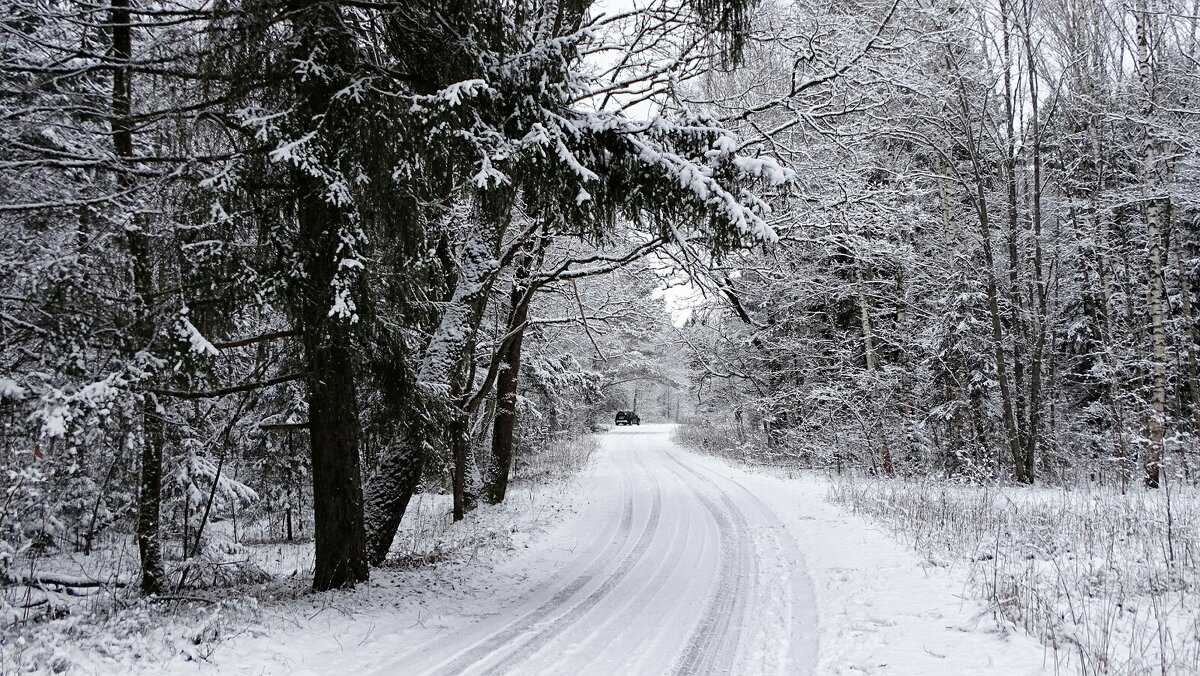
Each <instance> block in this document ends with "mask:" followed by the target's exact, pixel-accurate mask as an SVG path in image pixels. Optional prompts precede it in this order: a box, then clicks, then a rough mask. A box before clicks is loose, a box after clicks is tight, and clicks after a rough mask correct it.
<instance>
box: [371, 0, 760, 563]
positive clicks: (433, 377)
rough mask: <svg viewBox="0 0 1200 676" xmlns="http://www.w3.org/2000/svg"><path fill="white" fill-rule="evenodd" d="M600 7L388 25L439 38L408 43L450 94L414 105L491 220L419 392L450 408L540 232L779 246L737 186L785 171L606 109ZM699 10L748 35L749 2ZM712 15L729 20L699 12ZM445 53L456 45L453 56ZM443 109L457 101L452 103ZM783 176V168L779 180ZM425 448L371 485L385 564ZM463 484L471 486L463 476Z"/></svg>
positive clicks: (482, 226) (377, 553)
mask: <svg viewBox="0 0 1200 676" xmlns="http://www.w3.org/2000/svg"><path fill="white" fill-rule="evenodd" d="M590 5H591V3H586V2H585V3H570V4H568V3H536V2H529V3H516V4H515V5H513V6H511V7H510V6H508V4H506V3H495V4H493V3H478V4H466V5H463V6H461V7H459V8H457V9H455V10H449V9H445V8H443V9H441V10H440V11H438V12H436V13H432V14H429V15H426V14H424V13H421V12H418V11H416V10H414V11H411V12H401V13H399V14H398V15H397V16H396V17H395V20H394V21H393V22H392V23H391V24H390V25H391V26H392V27H393V28H394V30H395V31H396V33H397V40H398V41H399V40H400V37H401V36H403V37H409V36H413V35H422V36H424V35H428V36H429V40H428V42H426V41H423V40H411V39H408V40H406V41H405V42H403V43H401V44H402V45H403V47H404V48H405V49H407V50H409V53H411V54H412V56H409V57H406V58H409V59H411V61H412V62H413V63H414V64H415V63H421V64H432V63H438V64H443V65H442V68H441V70H444V71H447V72H445V73H444V74H442V76H443V77H444V78H445V81H443V82H440V83H437V82H435V83H433V84H434V87H435V88H436V87H440V88H437V89H435V91H434V92H432V93H430V94H429V95H428V103H426V104H424V105H422V102H421V101H418V103H417V106H416V107H417V108H418V109H420V108H422V107H431V106H433V105H435V104H436V105H437V106H438V107H437V108H435V109H434V111H442V112H438V113H437V115H439V116H441V119H439V118H438V117H435V115H434V111H431V113H430V118H431V119H437V120H438V122H439V124H429V125H426V127H427V128H429V129H431V131H432V132H433V134H434V135H435V136H436V137H437V138H439V139H440V138H445V139H446V143H447V145H450V147H452V148H454V149H455V151H456V152H455V156H458V157H462V158H463V162H464V166H463V169H467V168H469V170H468V171H465V172H464V173H465V177H466V178H467V180H468V182H467V183H466V184H465V186H466V187H468V188H469V189H470V191H471V192H472V193H473V194H474V195H475V197H473V198H472V201H473V203H474V204H475V205H476V214H477V218H478V219H479V221H480V223H479V226H477V227H475V228H473V229H472V232H471V233H470V234H469V235H468V237H467V238H466V239H465V240H464V241H465V244H464V245H462V247H461V248H460V254H459V260H458V262H457V280H456V286H455V290H454V291H453V293H452V294H451V296H450V302H449V304H448V305H447V308H446V311H445V313H444V314H443V316H442V317H441V320H440V322H439V325H438V328H437V329H436V330H435V331H434V333H433V335H432V337H431V340H430V341H429V343H428V346H427V347H426V348H425V350H424V351H423V354H422V358H421V360H420V366H419V368H418V369H416V371H417V374H418V383H419V385H420V387H421V388H423V390H424V391H425V392H427V393H430V394H432V395H434V396H436V397H440V398H442V399H443V400H444V401H448V402H451V405H450V407H449V408H450V409H451V410H453V409H455V408H459V409H461V404H454V403H453V402H454V400H455V399H458V398H460V397H461V396H463V394H465V391H464V390H463V388H462V385H461V384H460V383H459V382H456V381H459V380H460V378H461V373H462V371H463V369H464V366H465V364H464V361H463V359H464V356H466V355H467V354H468V353H469V349H468V347H469V344H470V343H471V341H472V339H473V335H474V333H475V331H476V330H477V328H478V323H479V318H480V317H481V316H482V312H483V307H484V303H485V302H486V298H487V291H488V290H489V288H490V286H491V284H493V283H494V280H495V278H496V273H497V271H499V270H500V269H502V268H504V267H506V266H507V265H508V264H509V263H510V262H511V261H513V260H515V259H516V258H517V257H518V254H519V253H520V252H521V251H522V250H523V247H524V244H525V241H526V239H527V238H528V237H529V236H530V235H531V234H532V232H533V231H534V230H536V228H539V227H547V228H548V230H549V232H552V233H553V232H563V231H567V232H582V233H586V234H587V236H590V237H594V238H603V237H604V232H605V231H607V230H608V229H610V228H611V225H612V223H613V222H614V220H615V219H616V218H617V217H618V216H620V217H624V218H629V219H633V220H636V221H639V222H646V223H647V224H648V225H649V226H650V227H652V228H654V229H656V230H661V231H663V232H669V231H670V230H671V228H672V227H673V226H675V225H690V224H692V223H696V222H697V221H699V225H701V229H702V232H703V233H704V235H705V236H707V237H708V239H709V244H710V245H711V246H712V247H714V248H717V249H720V248H730V247H734V246H737V245H739V244H740V243H741V242H742V241H744V239H745V238H747V237H751V238H755V237H758V238H769V237H770V236H771V234H770V231H769V228H767V227H766V225H765V223H764V222H763V221H762V220H761V217H760V216H759V215H757V210H758V209H759V208H760V207H761V206H762V205H761V203H758V202H757V201H755V200H754V199H753V198H751V197H750V196H749V195H748V194H747V193H741V192H737V188H735V187H734V184H735V183H736V182H737V181H738V179H739V177H740V176H745V177H748V178H757V177H759V176H761V175H762V174H763V173H764V172H770V171H771V168H772V167H775V165H774V164H773V163H765V164H764V163H759V162H755V161H742V160H740V159H739V158H738V157H737V156H736V154H735V153H734V148H735V147H736V143H735V142H734V141H733V139H732V138H731V137H729V136H728V135H726V134H724V133H723V132H721V131H720V129H719V127H718V126H716V125H714V124H713V123H712V121H711V120H709V119H705V118H700V117H695V116H691V115H688V114H686V113H684V114H681V115H675V116H666V115H664V116H658V117H657V118H656V119H654V120H651V121H648V122H647V121H636V120H633V119H630V118H629V117H627V116H625V115H623V114H621V113H619V112H612V111H606V110H596V109H595V108H594V105H595V103H596V102H597V100H598V92H603V90H604V87H605V86H608V85H609V84H610V83H607V82H596V81H595V80H593V79H591V78H589V77H588V67H587V64H586V63H585V62H584V61H583V60H582V59H581V56H580V54H581V52H583V51H585V50H586V49H588V47H589V45H591V44H592V42H593V40H595V32H594V30H593V28H592V27H591V26H588V25H587V21H586V18H585V17H586V14H585V11H586V10H587V8H588V7H590ZM701 5H703V6H697V7H695V8H694V9H695V10H696V16H695V17H691V16H689V15H687V14H681V15H680V16H681V17H683V18H691V19H694V20H695V21H696V25H697V27H699V26H701V25H707V24H706V23H705V21H703V20H701V19H700V17H709V16H715V17H717V18H716V19H714V21H715V22H716V24H718V26H717V27H719V28H721V29H730V30H732V29H734V28H738V27H739V25H740V24H739V22H740V20H741V19H740V17H741V11H742V8H739V6H738V5H736V4H734V3H729V4H726V3H701ZM709 5H711V7H709ZM713 8H719V9H721V11H720V12H718V13H716V14H704V13H702V12H700V11H699V10H701V9H713ZM435 17H436V21H434V18H435ZM718 34H722V33H718ZM730 39H731V40H734V41H736V40H737V38H736V37H731V38H730ZM699 42H703V40H700V41H699ZM447 45H452V46H453V47H454V49H453V50H452V52H451V53H450V54H446V53H445V46H447ZM400 53H402V54H403V53H404V52H400ZM407 72H410V73H417V72H420V73H421V74H422V75H423V76H424V78H429V77H430V75H431V74H438V73H437V70H436V69H429V68H425V69H423V70H420V71H418V70H415V69H414V70H412V71H407ZM622 86H624V85H622ZM446 101H450V102H453V104H454V105H453V107H451V108H446V107H445V106H444V105H443V104H444V102H446ZM451 144H453V145H451ZM783 177H784V172H782V171H779V170H776V171H774V173H772V174H771V175H770V178H777V179H782V178H783ZM518 203H520V204H521V205H522V209H523V211H524V212H525V213H527V214H529V215H530V216H531V221H529V223H530V226H529V227H523V226H522V227H523V229H520V230H518V229H517V228H514V227H511V226H512V225H513V222H512V217H511V210H512V207H513V206H514V205H516V204H518ZM452 415H461V414H460V413H453V414H452ZM459 424H460V425H461V418H459ZM427 443H428V440H426V439H413V440H411V441H410V443H409V448H407V449H404V448H395V449H392V450H391V451H390V452H389V453H386V454H385V455H384V456H383V457H382V458H381V464H380V467H379V468H378V469H377V470H376V472H375V473H374V474H373V475H372V477H371V480H370V481H369V483H368V487H367V498H366V500H367V502H366V509H367V521H368V531H369V533H368V541H369V546H370V549H371V557H372V559H373V560H380V559H382V557H383V556H384V555H386V553H387V550H388V548H389V547H390V545H391V540H392V537H393V534H394V533H395V529H396V527H397V525H398V523H399V521H400V518H401V517H402V514H403V506H404V505H405V504H406V503H407V499H408V495H409V494H410V493H411V488H410V486H412V477H413V475H414V471H413V470H414V467H419V465H418V464H417V463H422V462H424V453H423V452H422V451H421V450H420V449H422V447H423V446H425V445H427ZM456 455H459V456H460V459H461V453H456ZM459 474H460V477H461V467H460V469H459ZM457 483H458V484H459V486H461V484H462V479H461V478H458V479H457ZM456 492H459V491H456ZM460 499H461V496H460ZM461 510H462V506H461V503H460V506H459V507H458V508H457V511H458V512H459V513H461Z"/></svg>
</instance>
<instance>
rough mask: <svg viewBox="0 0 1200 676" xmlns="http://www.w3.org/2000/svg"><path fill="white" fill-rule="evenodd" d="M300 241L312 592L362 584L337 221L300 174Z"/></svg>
mask: <svg viewBox="0 0 1200 676" xmlns="http://www.w3.org/2000/svg"><path fill="white" fill-rule="evenodd" d="M300 182H301V184H302V185H305V184H307V185H306V188H307V189H305V190H304V191H303V193H302V195H301V198H300V204H299V208H300V214H299V216H300V242H301V251H302V252H304V257H305V261H304V263H305V265H304V269H305V273H306V275H307V278H306V279H305V286H304V288H303V292H302V293H303V298H302V306H303V307H302V317H301V321H302V323H303V329H304V333H303V335H304V352H305V359H306V361H307V377H306V383H307V385H308V430H309V439H310V443H311V445H312V481H313V517H314V524H313V534H314V540H315V544H316V561H315V570H314V573H313V589H314V590H317V591H321V590H326V589H334V588H338V587H352V586H354V585H355V584H356V583H358V582H364V581H366V579H367V559H366V554H365V551H366V550H365V535H364V530H363V502H362V483H361V476H360V470H359V452H358V445H359V418H358V404H357V399H356V391H355V371H354V356H353V349H352V335H351V329H350V324H349V322H348V321H347V320H346V319H344V318H341V317H338V316H330V308H332V307H333V305H334V297H333V295H334V287H333V282H334V278H335V275H336V273H337V261H338V245H339V243H340V238H339V237H338V232H339V230H340V227H339V226H340V225H341V215H340V214H339V213H338V212H337V210H336V209H335V208H334V207H333V206H331V205H330V204H329V203H328V202H326V201H325V200H324V199H323V196H322V193H321V186H320V185H319V184H317V183H316V181H313V180H312V179H309V178H308V177H304V176H300Z"/></svg>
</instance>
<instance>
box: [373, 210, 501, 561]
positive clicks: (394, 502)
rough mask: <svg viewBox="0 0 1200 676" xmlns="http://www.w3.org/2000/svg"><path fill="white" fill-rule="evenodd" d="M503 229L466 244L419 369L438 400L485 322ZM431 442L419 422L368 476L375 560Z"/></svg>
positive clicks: (387, 543) (482, 232)
mask: <svg viewBox="0 0 1200 676" xmlns="http://www.w3.org/2000/svg"><path fill="white" fill-rule="evenodd" d="M503 230H504V228H497V229H496V230H495V231H493V230H492V229H491V228H485V227H477V228H475V229H474V230H473V231H472V233H471V235H470V237H468V239H467V242H466V243H465V245H464V246H463V251H462V255H461V264H460V267H459V272H458V278H457V281H456V283H455V287H454V293H453V294H452V295H451V297H450V300H449V302H448V303H447V309H446V312H445V313H444V314H443V315H442V318H441V321H439V322H438V327H437V329H436V330H435V331H434V334H433V338H432V339H431V340H430V342H429V344H428V345H427V346H426V348H425V352H424V354H423V355H422V357H421V364H420V368H419V369H418V370H417V383H418V386H419V387H421V388H422V389H424V390H425V393H426V395H427V396H429V397H430V398H431V399H433V400H439V399H440V400H441V401H442V402H444V403H446V404H448V405H453V402H452V401H451V398H452V395H453V392H452V390H453V381H454V376H455V373H456V371H457V370H458V369H459V367H460V365H461V363H462V357H463V354H464V353H465V351H466V350H467V348H468V346H469V345H470V342H471V340H473V337H474V334H475V331H476V330H478V328H479V323H480V321H482V318H483V311H484V309H485V308H486V306H487V296H488V292H489V291H490V289H491V285H492V282H493V281H494V275H493V273H494V271H495V268H496V266H497V265H498V261H497V259H496V258H497V249H498V247H499V240H500V234H501V233H502V232H503ZM428 447H429V439H428V438H427V435H425V434H424V432H423V431H421V430H420V429H419V426H417V427H414V429H413V434H412V437H411V438H410V439H408V440H407V441H406V443H404V444H397V445H395V446H391V447H389V448H385V449H384V450H383V452H382V453H381V455H380V462H379V467H378V468H377V469H376V470H375V472H374V473H373V474H372V475H371V478H370V479H369V480H368V481H367V486H366V530H367V536H366V541H367V543H368V548H369V551H370V559H371V561H372V562H373V563H379V562H382V561H383V560H384V559H385V558H386V557H387V553H388V550H390V549H391V546H392V540H393V539H394V538H395V537H396V529H397V528H399V526H400V521H401V519H403V517H404V512H405V510H406V509H407V508H408V502H409V500H410V499H411V498H412V492H413V490H415V489H416V486H417V483H418V482H419V481H420V478H421V472H422V471H423V469H424V463H425V461H426V457H425V454H426V453H427V452H428V450H427V449H428Z"/></svg>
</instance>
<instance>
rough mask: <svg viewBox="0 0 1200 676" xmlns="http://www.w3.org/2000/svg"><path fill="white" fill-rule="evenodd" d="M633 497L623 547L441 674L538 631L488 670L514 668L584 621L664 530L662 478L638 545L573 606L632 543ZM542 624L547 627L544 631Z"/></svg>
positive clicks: (473, 662) (466, 666)
mask: <svg viewBox="0 0 1200 676" xmlns="http://www.w3.org/2000/svg"><path fill="white" fill-rule="evenodd" d="M633 496H634V491H633V490H632V489H627V490H626V494H625V497H626V500H625V504H624V511H623V513H622V518H621V531H622V532H623V533H625V534H626V537H625V539H624V540H623V541H622V542H621V543H620V544H619V545H616V546H613V545H611V544H610V545H609V546H608V547H606V548H605V549H604V551H602V552H600V553H599V554H597V555H596V558H595V562H594V563H593V564H592V565H591V566H589V567H588V569H587V571H585V572H584V573H583V574H582V575H580V576H579V577H577V578H575V579H574V580H572V581H571V583H570V584H568V585H567V586H566V587H564V588H563V589H562V590H560V591H559V592H558V593H556V594H555V595H554V596H552V597H551V598H550V599H549V600H547V601H546V602H545V603H543V604H542V605H540V606H538V607H537V608H536V609H534V610H532V611H530V612H528V613H526V614H525V615H524V616H523V617H522V618H521V619H520V620H518V621H517V622H515V623H513V624H511V625H509V626H508V627H507V628H505V629H503V630H501V631H500V632H497V633H495V634H493V635H492V636H490V637H489V638H487V639H485V640H484V642H483V643H481V644H478V645H476V646H475V647H474V648H471V649H470V650H468V651H467V652H465V653H463V654H461V655H459V657H458V658H457V659H455V660H454V661H453V662H452V663H450V664H448V665H446V666H445V667H443V668H441V669H439V670H438V671H437V672H436V673H438V674H442V675H445V676H450V675H452V674H461V673H463V672H464V671H466V670H467V669H470V668H471V667H473V666H476V665H478V664H479V663H480V662H482V661H485V660H487V659H488V658H489V657H491V656H492V655H494V654H495V653H496V652H497V651H500V650H503V649H504V648H505V647H507V646H510V645H512V644H513V643H515V642H518V641H520V640H521V639H522V637H524V636H525V635H528V634H530V633H531V632H532V636H531V637H528V638H525V641H524V643H523V644H522V645H521V646H520V647H518V648H517V649H516V651H515V652H513V653H511V654H509V655H508V656H507V657H505V658H504V659H502V660H501V661H500V662H499V663H498V664H496V665H494V666H492V667H490V668H488V669H487V672H488V673H492V672H502V671H504V670H505V669H511V668H512V667H514V666H516V665H517V664H519V663H520V662H521V661H523V660H525V659H527V658H528V657H529V656H530V655H532V654H533V653H535V652H537V651H538V650H539V649H541V648H542V647H544V646H545V645H546V644H548V643H549V642H550V641H552V640H553V639H554V638H555V637H556V636H558V635H559V634H561V633H562V632H563V631H565V630H566V629H567V628H568V627H570V626H571V625H572V624H574V623H575V622H577V621H579V619H580V618H581V617H582V616H583V615H584V614H585V613H587V611H589V610H591V609H592V608H593V607H594V606H595V605H596V604H597V603H599V602H600V600H601V599H603V598H604V597H605V596H606V595H607V594H608V593H609V592H611V591H612V589H613V587H615V586H616V585H617V583H619V582H620V581H621V579H622V578H624V577H625V576H626V575H627V574H628V573H629V571H630V570H631V569H632V568H633V567H634V565H635V564H636V563H637V562H638V560H640V559H641V558H642V556H643V555H644V554H645V553H646V550H647V549H649V547H650V544H651V543H652V542H653V541H654V535H655V532H656V531H657V529H658V522H659V519H660V516H661V514H662V488H661V486H660V485H659V483H658V481H657V480H656V481H655V482H654V492H653V496H652V502H651V506H650V515H649V517H648V518H647V520H646V524H645V526H643V528H642V533H641V535H640V536H639V537H638V540H637V542H636V543H635V544H634V546H633V548H632V549H630V550H629V551H628V552H626V554H625V556H624V557H623V558H622V559H621V562H620V563H619V564H618V565H617V567H616V569H614V570H613V571H612V572H610V573H609V574H608V576H607V577H605V578H604V579H603V580H602V581H601V582H600V585H599V586H598V587H597V588H596V589H594V590H592V592H591V593H589V594H588V595H587V596H585V597H584V598H583V599H582V600H580V601H579V602H577V603H575V604H574V605H568V603H567V602H568V601H569V600H570V598H571V597H572V596H574V595H575V594H577V593H578V592H579V591H580V590H582V589H583V588H584V587H586V586H587V585H588V583H590V582H591V581H592V580H593V579H594V578H596V577H597V576H598V575H599V574H600V571H601V570H603V568H604V567H605V566H606V565H607V564H609V563H610V562H611V560H612V559H613V558H615V557H616V555H617V553H618V552H620V550H621V549H623V548H624V546H625V545H626V544H627V543H628V542H629V538H630V536H631V534H632V521H633ZM539 625H545V626H544V627H543V628H541V629H540V630H539V629H538V627H539Z"/></svg>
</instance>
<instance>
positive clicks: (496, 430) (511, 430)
mask: <svg viewBox="0 0 1200 676" xmlns="http://www.w3.org/2000/svg"><path fill="white" fill-rule="evenodd" d="M531 269H532V260H531V257H530V256H529V255H528V254H524V255H522V257H521V258H520V260H518V262H517V268H516V271H515V274H514V277H513V288H512V294H511V298H510V301H509V308H510V309H509V314H508V331H509V332H510V333H512V334H513V335H512V341H511V342H510V343H509V345H508V348H507V349H506V350H505V351H504V354H503V355H502V358H503V364H502V365H501V367H500V369H501V370H500V375H499V376H498V378H497V381H496V420H495V423H494V424H493V426H492V457H491V461H490V463H489V467H488V470H489V471H488V477H487V481H486V482H485V483H484V488H483V494H484V497H485V499H486V500H487V501H488V502H490V503H492V504H496V503H500V502H503V501H504V495H505V493H506V492H507V491H508V479H509V477H510V475H511V474H512V458H513V435H514V434H515V433H516V428H517V385H518V384H519V382H520V377H521V346H522V344H523V343H524V341H525V322H526V321H527V320H528V319H529V303H530V302H531V300H532V296H531V295H530V294H529V293H528V288H529V276H530V274H531Z"/></svg>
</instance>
